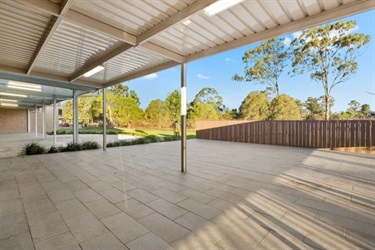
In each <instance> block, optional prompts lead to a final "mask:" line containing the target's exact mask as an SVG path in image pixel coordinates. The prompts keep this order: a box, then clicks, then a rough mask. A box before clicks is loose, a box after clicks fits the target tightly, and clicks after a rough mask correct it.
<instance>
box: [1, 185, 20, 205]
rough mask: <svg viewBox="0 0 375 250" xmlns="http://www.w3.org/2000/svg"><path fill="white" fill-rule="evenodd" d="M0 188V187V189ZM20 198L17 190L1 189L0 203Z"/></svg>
mask: <svg viewBox="0 0 375 250" xmlns="http://www.w3.org/2000/svg"><path fill="white" fill-rule="evenodd" d="M0 188H1V187H0ZM18 198H21V196H20V193H19V191H18V188H12V189H5V188H4V189H2V188H1V191H0V202H3V201H7V200H13V199H18Z"/></svg>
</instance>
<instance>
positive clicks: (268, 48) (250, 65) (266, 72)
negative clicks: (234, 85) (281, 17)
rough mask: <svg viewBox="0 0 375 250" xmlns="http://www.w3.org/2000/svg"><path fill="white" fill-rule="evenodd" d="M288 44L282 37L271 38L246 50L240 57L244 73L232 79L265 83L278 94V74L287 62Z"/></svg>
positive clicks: (279, 74)
mask: <svg viewBox="0 0 375 250" xmlns="http://www.w3.org/2000/svg"><path fill="white" fill-rule="evenodd" d="M288 59H289V46H288V45H287V44H286V42H285V39H284V38H272V39H269V40H267V41H264V42H262V43H261V44H260V45H259V46H258V47H256V48H254V49H250V50H247V51H246V52H245V55H244V56H243V57H242V62H243V64H244V66H245V69H244V75H243V76H239V75H238V74H235V75H234V76H233V77H232V79H233V80H235V81H239V82H243V81H245V82H253V83H255V84H265V85H268V88H269V89H271V91H272V92H274V93H275V94H276V96H279V95H280V91H279V81H280V76H281V74H282V73H283V71H284V69H285V68H286V67H287V65H288V62H289V60H288Z"/></svg>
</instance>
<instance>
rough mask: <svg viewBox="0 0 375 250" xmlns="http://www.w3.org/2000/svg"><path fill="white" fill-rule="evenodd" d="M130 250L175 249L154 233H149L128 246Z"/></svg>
mask: <svg viewBox="0 0 375 250" xmlns="http://www.w3.org/2000/svg"><path fill="white" fill-rule="evenodd" d="M126 245H127V246H128V247H129V249H130V250H146V249H152V250H172V249H173V247H172V246H171V245H169V244H168V243H167V242H165V241H164V240H162V239H160V238H159V237H158V236H156V235H155V234H153V233H151V232H150V233H147V234H145V235H142V236H141V237H139V238H137V239H135V240H133V241H131V242H129V243H127V244H126Z"/></svg>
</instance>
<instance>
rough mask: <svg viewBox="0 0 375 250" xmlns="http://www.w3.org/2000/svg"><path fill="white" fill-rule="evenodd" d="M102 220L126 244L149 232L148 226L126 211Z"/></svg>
mask: <svg viewBox="0 0 375 250" xmlns="http://www.w3.org/2000/svg"><path fill="white" fill-rule="evenodd" d="M102 222H103V223H104V224H105V225H106V227H107V228H109V230H111V232H112V233H113V234H114V235H116V237H117V238H118V239H120V240H121V241H122V242H123V243H125V244H126V243H128V242H129V241H132V240H134V239H136V238H138V237H140V236H142V235H144V234H146V233H148V232H149V230H148V229H147V228H145V227H144V226H142V225H141V224H140V223H138V222H137V221H136V220H134V219H132V218H131V217H130V216H128V215H126V214H125V213H119V214H116V215H113V216H110V217H107V218H105V219H103V220H102Z"/></svg>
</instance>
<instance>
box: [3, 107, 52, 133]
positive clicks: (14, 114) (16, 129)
mask: <svg viewBox="0 0 375 250" xmlns="http://www.w3.org/2000/svg"><path fill="white" fill-rule="evenodd" d="M45 118H46V132H50V131H53V106H52V105H51V106H46V114H45ZM37 120H38V133H42V109H41V108H39V109H38V113H37ZM56 126H57V128H58V121H56ZM30 129H31V130H30V132H31V133H35V112H34V109H31V110H30ZM0 133H3V134H5V133H6V134H9V133H27V109H3V108H0Z"/></svg>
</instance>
